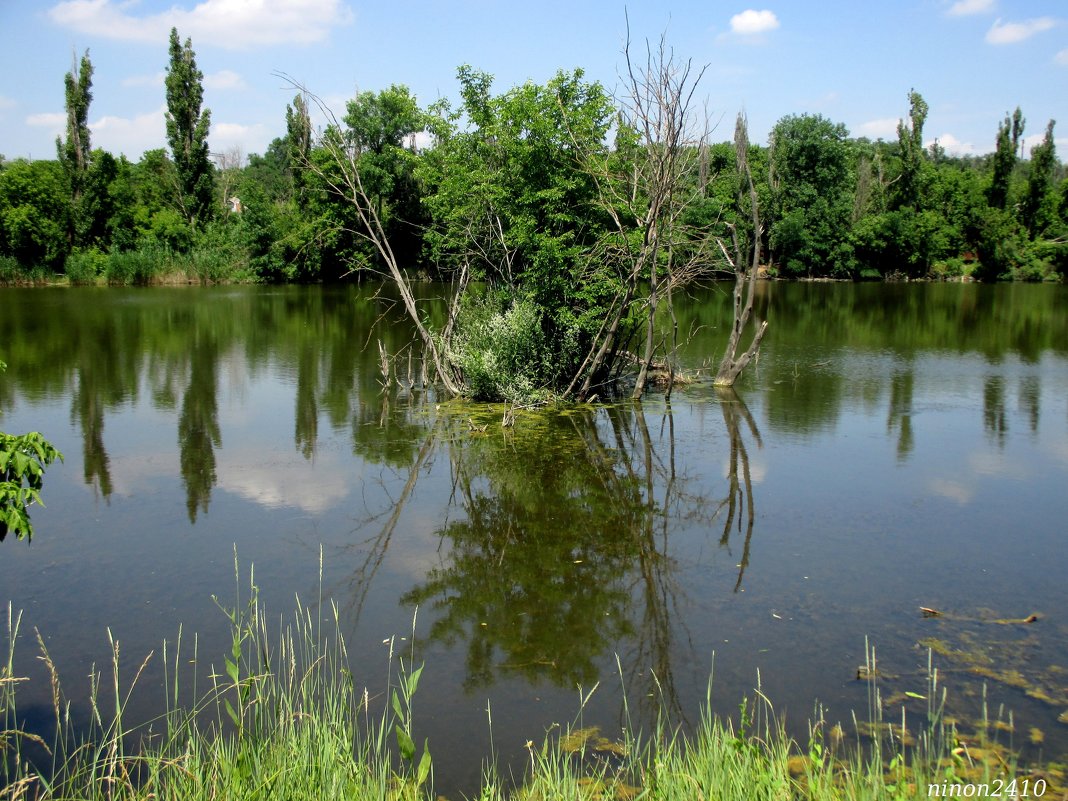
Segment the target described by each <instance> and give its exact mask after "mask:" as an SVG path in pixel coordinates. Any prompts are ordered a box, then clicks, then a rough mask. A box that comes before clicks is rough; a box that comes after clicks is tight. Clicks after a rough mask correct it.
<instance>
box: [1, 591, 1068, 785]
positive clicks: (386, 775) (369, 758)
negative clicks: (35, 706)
mask: <svg viewBox="0 0 1068 801" xmlns="http://www.w3.org/2000/svg"><path fill="white" fill-rule="evenodd" d="M250 584H251V588H250V593H249V596H248V597H247V598H246V599H245V600H242V598H241V597H240V596H241V593H240V591H239V592H238V595H237V598H236V599H235V601H234V605H233V606H232V607H225V606H222V605H221V604H220V609H221V610H222V612H223V613H224V614H225V615H226V617H227V619H228V621H229V625H230V639H231V647H230V650H229V652H228V653H226V654H224V655H223V657H222V663H221V666H220V667H219V668H218V669H216V668H214V667H213V668H212V669H211V671H210V676H209V678H208V680H209V686H208V689H207V690H206V691H203V692H200V693H199V694H198V689H197V683H196V682H197V678H196V675H195V672H196V667H195V666H194V667H190V665H195V663H196V662H197V661H198V660H200V659H203V657H204V655H203V654H199V653H197V645H196V638H195V637H194V638H193V639H192V642H193V645H192V646H190V645H189V639H190V638H189V636H188V635H187V634H183V633H182V632H179V636H178V638H177V640H175V641H173V642H167V641H164V643H163V647H162V651H161V655H160V657H159V659H161V660H162V662H163V666H164V672H165V678H164V686H163V692H164V696H165V703H166V712H165V713H164V714H163V715H162V716H161V717H160V718H158V719H156V720H153V721H149V722H147V723H145V722H137V723H135V722H133V721H130V720H129V719H128V713H127V709H126V707H127V705H128V703H129V699H130V697H131V694H132V693H133V691H134V689H135V687H136V686H137V685H138V682H139V681H140V680H141V676H142V673H143V672H144V670H145V667H146V666H147V665H148V664H149V662H150V660H152V659H153V658H155V657H154V654H149V655H148V656H147V657H146V658H145V659H144V661H143V662H141V663H140V667H139V668H137V670H136V671H135V673H134V675H133V676H132V678H125V677H120V656H119V654H120V647H119V643H118V642H117V641H116V640H114V638H112V637H111V635H110V633H109V640H110V646H109V650H110V652H111V655H112V660H111V664H110V666H109V667H108V668H107V669H105V670H97V669H94V670H93V671H92V673H91V675H90V677H89V680H90V685H91V694H90V706H91V714H90V719H91V724H90V726H89V728H88V730H87V731H85V730H79V729H77V728H76V727H75V725H74V724H73V722H72V713H71V706H70V703H69V702H68V701H67V698H66V695H65V692H64V689H63V685H62V683H61V680H60V677H59V676H58V675H57V672H56V667H55V665H54V662H53V660H52V657H51V655H50V653H49V650H48V648H47V646H46V645H45V640H44V639H43V638H42V636H41V634H40V633H39V632H37V633H36V642H37V649H38V650H39V655H38V659H39V660H40V661H41V663H43V665H44V666H45V668H46V670H47V671H48V681H49V682H50V684H51V690H50V694H51V716H52V731H51V732H50V733H46V732H42V731H30V730H28V729H27V728H26V716H25V715H24V714H23V713H21V712H20V709H19V706H18V703H17V698H18V690H19V688H20V686H21V685H23V684H24V683H25V682H26V681H28V680H29V679H28V678H26V677H25V676H22V675H20V671H19V669H18V668H17V666H16V665H17V660H16V641H17V640H18V638H19V637H20V636H21V634H22V633H21V632H20V627H21V619H22V616H21V614H20V613H16V612H14V611H13V610H12V609H11V608H9V609H8V614H7V627H8V631H7V640H8V647H7V653H6V655H5V657H6V658H5V661H4V663H3V665H2V667H0V759H2V777H3V781H4V783H5V789H4V790H3V794H4V795H3V797H5V798H10V799H72V800H80V799H86V801H90V800H92V801H95V799H105V798H106V799H109V800H111V799H131V800H133V799H150V798H151V799H183V801H185V800H187V799H200V798H203V799H211V798H228V799H240V798H246V799H258V798H294V799H300V798H307V799H332V798H338V799H341V798H344V799H354V798H355V799H412V800H413V801H414V800H415V799H424V798H433V797H435V796H434V791H433V787H434V767H433V761H434V760H433V756H432V750H431V749H432V744H431V743H429V742H428V741H426V740H425V739H424V740H423V742H422V743H421V744H420V743H419V736H418V734H419V715H418V703H417V698H416V695H417V691H418V689H419V683H420V678H421V676H422V673H423V670H424V666H423V665H419V666H416V662H415V637H414V634H415V631H416V623H415V620H414V619H413V630H412V635H413V637H412V644H411V646H410V647H411V651H410V652H409V653H408V654H399V653H397V652H396V650H395V647H396V646H399V645H400V643H401V642H402V641H403V640H404V639H406V638H400V639H398V638H397V637H394V638H392V639H391V640H389V646H390V650H389V678H388V683H387V686H386V687H385V688H384V692H383V691H381V689H379V690H375V691H371V690H369V689H367V688H365V687H361V685H360V684H359V682H360V678H359V677H358V676H355V675H354V674H353V673H352V672H351V670H350V666H349V654H348V650H347V647H346V644H345V639H344V637H343V635H342V627H341V622H340V618H339V613H338V609H337V606H336V605H334V604H333V603H324V599H323V598H321V597H320V598H318V599H317V600H316V602H315V603H313V604H311V605H308V604H302V603H301V602H300V601H299V600H298V602H297V607H296V609H295V612H294V615H293V617H292V619H291V622H290V623H288V624H284V625H283V624H281V623H279V627H278V630H277V631H273V624H271V623H269V622H268V621H269V618H268V616H267V614H266V611H265V610H264V609H263V607H262V605H261V603H260V601H259V597H258V592H257V588H256V586H255V584H254V583H252V582H251V579H250ZM134 664H136V663H134ZM863 669H864V671H865V674H866V676H867V677H868V695H869V708H868V710H867V716H866V717H865V718H864V719H858V718H857V717H856V715H854V716H853V718H852V720H850V721H845V722H834V723H832V722H831V721H829V720H827V719H826V718H825V716H824V715H823V713H822V712H821V711H820V710H819V708H817V711H816V715H815V717H814V719H812V720H810V722H809V726H808V734H807V737H806V738H804V739H803V741H800V742H799V741H796V740H794V739H792V738H791V737H790V736H789V735H788V734H787V732H786V730H785V727H784V722H783V720H782V719H781V718H780V717H779V716H778V715H777V714H776V713H775V709H774V707H773V705H772V703H771V701H770V700H769V699H768V698H767V697H766V696H765V695H764V694H763V692H761V690H760V687H759V681H758V686H757V688H756V690H755V691H754V692H753V693H752V694H751V695H750V696H749V697H747V698H745V699H743V701H742V703H741V705H740V706H739V714H738V716H737V718H736V719H729V718H721V717H719V716H717V715H715V714H713V712H712V694H711V693H712V684H711V682H710V684H709V689H708V692H707V694H706V698H705V703H704V705H703V708H702V711H701V715H700V719H699V721H698V722H697V723H696V725H695V726H694V727H693V729H692V731H690V732H689V733H685V732H683V731H682V729H681V728H680V727H679V726H678V725H677V724H676V723H674V722H673V720H672V718H671V715H670V714H669V713H668V712H667V711H666V710H664V711H662V713H661V714H660V715H659V716H658V722H657V724H656V726H655V728H654V729H653V730H651V731H647V732H642V731H637V730H635V729H634V728H632V724H631V723H630V722H629V721H630V712H629V708H628V705H627V702H626V700H624V701H623V717H624V720H625V721H626V723H625V728H624V730H623V731H622V732H620V735H619V737H611V736H605V735H604V734H603V733H602V732H600V731H599V730H598V729H597V728H595V727H588V726H583V725H582V724H581V709H582V708H583V707H584V706H585V704H586V703H587V702H588V701H589V698H590V696H591V695H592V691H590V692H586V693H582V692H581V691H580V698H579V709H580V715H579V717H578V718H576V721H575V722H574V723H573V724H569V725H563V726H562V727H555V726H554V727H553V728H552V729H550V731H549V732H548V733H547V734H546V736H545V737H544V739H543V740H542V742H541V743H540V744H535V743H534V742H529V741H528V742H527V745H526V752H527V760H526V763H525V766H524V767H523V768H522V769H521V770H520V772H519V774H518V775H517V774H515V773H512V776H513V778H512V779H511V780H506V779H505V778H504V775H505V774H504V768H505V767H506V766H503V765H497V764H495V763H494V761H493V757H492V756H491V757H490V759H489V761H488V762H487V763H486V764H485V766H484V773H483V779H482V783H481V787H480V788H479V790H478V792H477V796H475V797H477V798H479V799H485V801H492V800H493V799H506V798H514V799H549V798H568V799H591V800H592V799H603V800H605V801H607V799H634V798H647V799H684V798H685V799H693V798H718V799H728V800H729V799H754V800H756V799H760V800H761V801H763V800H764V799H779V798H781V799H812V801H822V800H823V799H828V800H829V799H872V800H873V801H874V799H911V798H928V797H931V795H939V794H944V792H943V790H944V788H946V787H953V786H957V789H958V790H960V787H962V786H964V785H973V788H972V793H973V794H974V792H975V790H976V787H975V786H978V785H981V784H985V785H986V786H987V787H988V788H989V787H991V786H999V787H1002V788H1005V787H1009V786H1010V783H1012V784H1011V786H1013V787H1015V788H1017V790H1016V792H1017V794H1019V795H1021V797H1027V796H1033V797H1042V796H1045V795H1047V793H1048V794H1049V797H1059V795H1057V794H1058V793H1060V792H1062V791H1063V786H1062V785H1063V781H1064V776H1063V774H1062V772H1061V770H1060V768H1058V767H1057V766H1049V768H1048V769H1046V770H1043V771H1038V770H1034V769H1028V770H1024V769H1020V768H1018V767H1017V765H1016V762H1015V759H1014V757H1013V755H1012V753H1011V752H1010V751H1007V750H1006V749H1005V748H1004V747H1003V746H1001V745H999V744H998V731H999V728H1000V727H999V725H998V722H997V721H990V720H987V719H984V720H982V721H981V722H980V725H979V727H978V729H977V730H976V731H975V732H974V733H969V734H964V733H963V732H962V731H959V730H958V729H957V728H956V727H955V726H954V725H953V724H952V723H951V722H949V721H948V720H947V718H946V716H945V714H944V709H945V700H946V691H945V689H944V688H943V687H942V685H941V683H940V679H939V673H938V670H937V669H936V668H935V667H934V666H933V664H932V663H931V659H930V658H929V660H928V667H927V671H926V677H925V681H926V686H925V687H924V688H923V689H924V694H923V695H921V694H919V693H910V694H909V695H910V696H911V697H914V698H921V699H926V714H925V716H924V718H923V720H922V721H920V722H916V723H914V722H913V721H912V720H911V719H906V718H905V717H904V708H902V718H901V719H900V724H896V725H895V724H891V723H889V722H886V721H884V720H883V715H882V709H883V701H882V699H881V694H880V688H879V679H878V678H877V677H878V676H879V670H878V668H877V666H876V663H875V652H874V649H868V651H867V653H866V657H865V665H864V667H863ZM109 674H110V675H109ZM190 683H192V687H190V686H189V684H190ZM594 689H595V690H596V687H595V688H594ZM489 725H490V726H491V727H492V715H491V719H490V722H489ZM847 732H851V733H847ZM511 768H512V769H513V770H514V769H517V768H519V766H516V765H513V766H511ZM932 788H935V790H932ZM986 794H989V792H988V793H986Z"/></svg>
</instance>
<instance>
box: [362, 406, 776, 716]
mask: <svg viewBox="0 0 1068 801" xmlns="http://www.w3.org/2000/svg"><path fill="white" fill-rule="evenodd" d="M715 400H716V402H717V404H718V405H719V407H720V409H721V411H722V414H723V419H724V423H725V429H726V434H727V439H728V441H729V444H730V459H729V466H728V471H727V493H726V495H725V497H722V498H718V497H716V498H713V497H710V495H709V492H708V491H707V486H705V485H701V486H699V485H698V482H697V481H695V480H692V479H691V478H689V477H688V476H687V475H686V474H685V473H684V472H681V471H680V470H679V469H678V467H677V464H676V433H675V420H674V417H673V415H672V412H671V407H670V405H667V406H665V407H664V408H663V410H662V411H658V412H656V413H655V414H651V413H649V412H647V410H646V409H645V408H644V407H643V406H642V405H641V404H633V403H626V404H620V405H609V406H601V407H593V406H580V407H573V408H569V409H566V410H562V411H559V410H557V411H548V410H543V411H539V412H531V413H527V414H519V415H518V416H517V419H516V422H515V425H514V427H510V428H505V427H502V426H501V424H500V420H501V417H500V415H501V410H500V408H495V407H482V406H473V405H466V406H465V405H460V406H448V407H442V408H441V409H439V410H438V413H437V414H436V415H435V416H434V420H433V423H432V424H431V427H430V428H429V430H427V429H426V428H423V429H422V431H423V432H424V436H423V437H422V439H421V441H417V440H416V439H415V437H409V438H408V440H409V446H410V448H411V452H412V454H413V456H412V459H411V460H410V462H409V466H408V468H407V470H406V476H405V475H404V473H402V475H401V476H400V478H401V479H402V480H403V483H402V485H401V487H402V488H401V490H400V493H399V494H397V495H395V496H394V500H393V503H392V504H391V506H390V508H389V509H388V510H386V511H384V512H383V513H382V514H381V515H378V516H376V517H373V518H368V520H366V521H365V526H367V527H368V528H369V529H370V530H371V531H373V532H374V534H373V535H372V536H371V537H370V538H369V539H368V540H366V541H365V543H364V545H365V547H366V549H367V550H366V552H365V555H364V560H363V562H362V564H361V566H360V567H359V569H358V570H357V571H356V572H355V574H354V575H353V577H352V584H351V588H350V589H351V591H352V594H351V598H352V608H353V611H354V612H355V615H356V617H357V618H358V616H359V613H360V611H361V610H362V607H363V604H364V601H365V599H366V597H367V593H368V590H369V586H370V584H371V582H372V580H373V578H374V576H375V574H376V573H377V571H378V570H379V568H380V567H381V565H382V564H383V561H384V559H385V557H386V551H387V550H388V548H389V544H390V542H391V541H392V538H393V536H394V533H395V531H396V528H397V524H398V521H399V520H400V518H401V516H402V514H403V509H404V506H405V504H406V503H407V502H408V501H409V500H410V498H411V496H412V493H413V491H414V489H415V487H416V484H417V482H418V479H419V476H420V475H422V474H424V473H425V472H426V471H427V470H428V469H429V467H430V465H431V463H432V461H433V459H434V458H435V455H436V454H438V453H441V454H442V455H443V456H447V458H448V462H449V468H450V478H451V481H452V493H451V499H450V501H449V508H448V509H446V510H443V513H442V515H441V518H442V519H443V520H445V522H444V523H442V525H441V526H440V527H439V528H438V530H437V532H436V533H437V535H438V536H439V537H440V540H441V546H442V547H441V550H442V553H443V554H444V556H443V560H442V562H441V564H440V565H439V566H436V567H434V568H432V569H431V570H430V571H429V572H427V574H426V576H425V578H424V579H423V580H421V581H419V582H418V583H417V584H416V585H415V586H414V587H412V588H411V589H410V590H409V591H408V592H406V593H405V594H404V595H403V597H402V598H401V602H402V603H404V604H409V605H418V606H420V608H422V609H429V610H431V615H430V617H431V619H432V622H431V624H430V628H429V631H428V632H427V633H426V634H425V635H424V636H425V639H426V640H427V641H429V642H435V643H438V644H441V645H444V646H446V647H449V648H462V649H464V651H465V661H466V676H465V680H464V687H465V688H466V689H467V690H469V691H470V690H475V689H481V688H485V687H488V686H490V685H492V684H494V683H496V682H498V681H501V680H503V679H506V678H510V677H521V678H523V679H524V680H526V681H528V682H530V683H532V684H536V683H540V682H548V683H551V684H555V685H557V686H560V687H574V686H576V685H581V686H586V687H589V686H591V685H592V684H593V683H595V682H596V681H598V680H600V679H601V678H602V676H601V670H602V669H603V667H604V665H606V664H607V662H606V660H610V658H611V655H612V653H613V652H614V653H618V654H619V658H620V665H621V668H622V670H623V672H624V676H623V678H624V680H625V681H626V683H627V685H628V686H629V687H631V689H632V690H634V691H636V692H640V695H641V697H643V698H649V699H650V700H651V701H652V700H653V698H655V699H656V700H655V701H653V702H654V703H655V704H656V705H657V706H658V707H660V708H664V706H665V705H666V706H667V708H669V709H671V710H672V711H673V712H674V713H676V714H677V715H678V716H679V718H680V719H681V717H682V710H681V707H680V705H679V703H678V700H677V693H676V691H675V681H674V670H673V658H675V657H677V656H678V653H677V651H678V648H676V647H675V642H674V641H675V638H676V637H677V636H678V635H679V632H680V631H681V632H683V633H685V626H686V622H685V620H686V615H685V613H684V611H683V610H681V609H680V593H681V590H680V585H679V582H678V580H677V572H678V567H679V564H678V559H677V556H676V555H675V554H676V549H675V547H673V543H672V534H673V532H674V531H676V530H677V529H678V527H679V526H681V525H687V526H694V525H697V526H699V527H704V528H707V529H708V530H711V529H712V528H713V527H715V528H717V529H718V528H719V522H717V521H722V535H721V537H720V540H719V541H720V544H721V545H722V546H724V547H728V546H729V545H730V539H731V535H732V532H733V531H734V529H735V528H737V530H738V531H739V532H740V533H741V534H742V536H743V544H742V557H741V560H740V565H739V571H738V576H737V580H736V582H735V591H737V590H738V589H739V588H740V587H741V583H742V579H743V576H744V573H745V570H746V568H747V567H748V564H749V546H750V541H751V538H752V533H753V526H754V521H755V514H754V505H753V487H752V480H751V476H750V470H749V454H748V445H747V442H746V434H745V429H748V432H749V437H750V438H751V439H753V440H754V441H756V442H757V444H758V445H759V444H760V434H759V431H758V430H757V426H756V423H755V421H754V420H753V418H752V416H751V415H750V413H749V411H748V409H747V408H746V406H745V404H744V403H743V402H742V401H741V399H740V398H739V397H738V396H737V395H736V394H735V393H734V392H733V391H732V390H723V391H717V393H716V396H715ZM381 403H382V404H383V409H384V410H388V411H385V412H384V416H383V418H382V419H384V420H386V419H388V420H390V422H389V425H390V426H391V427H392V429H393V430H394V431H406V432H407V433H408V434H409V435H411V434H413V433H414V432H413V431H411V428H414V426H411V427H406V426H404V425H402V424H398V422H397V421H396V420H394V419H393V415H394V414H396V413H397V411H398V410H397V408H396V407H395V406H391V405H390V403H391V401H390V400H388V398H386V397H383V398H382V399H381ZM408 408H409V413H410V414H413V415H414V414H420V413H424V412H423V411H422V410H421V409H419V408H413V407H408ZM368 416H370V415H368ZM373 440H374V438H373V437H370V436H368V437H365V438H364V440H363V442H362V447H363V448H364V449H366V447H367V445H368V444H369V443H370V442H372V441H373ZM398 447H400V444H399V443H397V442H396V441H392V440H391V444H390V450H389V452H388V454H387V452H383V453H382V457H383V459H382V461H384V462H389V461H391V459H390V458H389V456H390V455H395V451H396V449H397V448H398ZM364 455H365V456H367V455H369V454H367V453H366V452H365V453H364ZM685 639H686V640H687V641H688V640H689V637H688V636H686V637H685Z"/></svg>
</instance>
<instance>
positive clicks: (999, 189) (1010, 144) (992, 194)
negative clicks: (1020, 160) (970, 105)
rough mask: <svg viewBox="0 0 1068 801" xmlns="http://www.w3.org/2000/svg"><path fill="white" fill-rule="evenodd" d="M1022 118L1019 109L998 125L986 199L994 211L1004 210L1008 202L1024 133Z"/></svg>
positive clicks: (1006, 116)
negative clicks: (991, 173)
mask: <svg viewBox="0 0 1068 801" xmlns="http://www.w3.org/2000/svg"><path fill="white" fill-rule="evenodd" d="M1024 122H1025V120H1024V117H1023V114H1022V113H1021V112H1020V107H1019V106H1017V107H1016V111H1015V112H1014V113H1013V115H1012V117H1011V118H1010V117H1009V115H1008V114H1006V115H1005V121H1004V122H1002V123H1001V124H1000V125H998V139H997V149H996V150H995V151H994V175H993V176H992V177H991V179H990V189H989V191H988V192H987V199H988V200H989V202H990V205H991V206H992V207H993V208H995V209H1004V208H1005V205H1006V204H1007V203H1008V200H1009V179H1010V178H1011V177H1012V171H1013V169H1014V168H1015V167H1016V154H1017V153H1018V152H1019V147H1020V137H1021V136H1023V132H1024Z"/></svg>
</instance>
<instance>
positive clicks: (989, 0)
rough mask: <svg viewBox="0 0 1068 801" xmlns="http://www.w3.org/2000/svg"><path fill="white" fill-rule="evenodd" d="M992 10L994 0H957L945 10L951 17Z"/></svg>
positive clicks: (984, 12)
mask: <svg viewBox="0 0 1068 801" xmlns="http://www.w3.org/2000/svg"><path fill="white" fill-rule="evenodd" d="M993 10H994V0H957V2H956V3H954V4H953V5H951V6H950V7H949V10H948V11H947V12H946V13H947V14H948V15H949V16H951V17H968V16H971V15H972V14H986V13H988V12H990V11H993Z"/></svg>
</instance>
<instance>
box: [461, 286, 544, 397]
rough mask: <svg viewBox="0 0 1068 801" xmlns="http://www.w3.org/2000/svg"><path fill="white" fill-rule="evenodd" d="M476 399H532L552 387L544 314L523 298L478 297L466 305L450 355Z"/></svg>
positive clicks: (468, 389)
mask: <svg viewBox="0 0 1068 801" xmlns="http://www.w3.org/2000/svg"><path fill="white" fill-rule="evenodd" d="M449 356H450V358H451V359H452V362H453V364H455V365H456V366H457V367H459V368H460V370H461V371H462V373H463V376H464V381H465V382H466V384H467V392H468V394H470V396H471V397H472V398H474V399H475V400H482V401H502V400H506V401H511V402H513V403H517V402H526V401H530V400H533V399H534V398H535V397H536V395H537V394H538V393H537V390H538V389H539V388H540V387H545V386H549V385H551V381H547V380H546V378H547V377H549V376H551V374H552V370H551V367H550V365H551V364H552V349H551V347H550V345H549V343H548V342H547V341H546V337H545V334H544V331H543V329H542V313H541V311H540V310H539V309H538V308H537V307H536V306H535V305H534V303H533V302H531V301H529V300H526V299H523V300H515V301H512V302H511V303H510V304H509V303H508V301H507V300H506V299H505V298H502V297H497V298H494V297H482V298H478V299H475V300H472V301H469V302H467V303H466V304H465V306H464V307H463V309H462V310H461V313H460V317H459V319H458V321H457V331H456V335H455V337H454V340H453V345H452V351H451V352H450V354H449Z"/></svg>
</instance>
